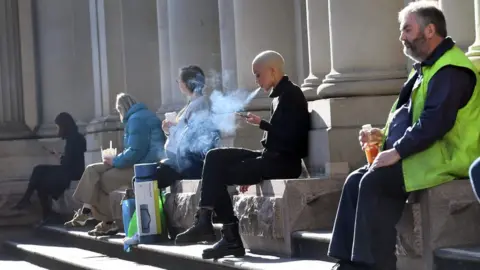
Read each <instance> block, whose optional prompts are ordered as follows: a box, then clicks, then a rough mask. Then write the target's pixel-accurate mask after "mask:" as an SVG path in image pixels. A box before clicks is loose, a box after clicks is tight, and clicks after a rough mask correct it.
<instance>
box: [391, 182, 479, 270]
mask: <svg viewBox="0 0 480 270" xmlns="http://www.w3.org/2000/svg"><path fill="white" fill-rule="evenodd" d="M479 224H480V204H479V203H478V202H477V199H476V198H475V195H474V194H473V191H472V187H471V185H470V182H469V181H467V180H455V181H452V182H449V183H446V184H443V185H440V186H437V187H434V188H430V189H427V190H423V191H420V192H417V200H416V201H415V203H411V204H407V205H406V207H405V210H404V212H403V216H402V218H401V220H400V222H399V223H398V224H397V231H398V237H397V239H398V240H397V257H398V259H399V266H400V267H401V269H418V270H430V269H432V267H433V252H434V251H435V250H437V249H439V248H444V247H453V246H465V245H472V244H480V226H479Z"/></svg>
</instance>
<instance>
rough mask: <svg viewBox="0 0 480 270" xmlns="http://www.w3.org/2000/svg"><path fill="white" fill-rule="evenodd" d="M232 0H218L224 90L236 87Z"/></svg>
mask: <svg viewBox="0 0 480 270" xmlns="http://www.w3.org/2000/svg"><path fill="white" fill-rule="evenodd" d="M233 2H234V0H218V11H219V12H218V13H219V24H220V50H221V58H222V85H223V88H224V89H226V90H232V89H236V88H237V56H236V53H235V52H236V44H235V13H234V9H233V8H234V6H233Z"/></svg>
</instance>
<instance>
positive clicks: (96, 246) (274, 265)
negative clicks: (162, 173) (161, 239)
mask: <svg viewBox="0 0 480 270" xmlns="http://www.w3.org/2000/svg"><path fill="white" fill-rule="evenodd" d="M86 231H87V229H86V228H74V229H65V228H64V227H62V226H45V227H43V228H41V229H40V230H39V236H41V237H44V238H47V239H55V240H56V241H58V242H60V243H62V244H63V245H67V246H75V247H79V248H83V249H88V250H91V251H93V252H99V253H103V254H105V255H107V256H110V257H116V258H119V259H124V260H129V261H133V262H138V263H143V264H147V265H152V266H158V267H163V268H166V269H189V268H192V269H205V270H207V269H208V270H216V269H250V270H256V269H265V270H268V269H272V270H282V269H289V270H290V269H300V268H303V269H319V270H330V269H331V267H332V266H333V263H331V262H325V261H319V260H305V259H292V258H280V257H276V256H269V255H259V254H252V253H247V255H246V256H245V257H244V258H233V257H228V258H224V259H220V260H217V261H213V260H203V259H202V258H201V254H202V250H203V249H205V248H208V247H210V246H209V245H200V244H198V245H189V246H174V245H173V244H172V243H159V244H152V245H139V246H138V247H136V248H133V249H132V251H131V252H129V253H127V252H124V251H123V243H122V238H123V235H118V236H115V237H105V238H103V237H97V238H95V237H91V236H89V235H88V234H87V233H86Z"/></svg>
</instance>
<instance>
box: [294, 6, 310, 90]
mask: <svg viewBox="0 0 480 270" xmlns="http://www.w3.org/2000/svg"><path fill="white" fill-rule="evenodd" d="M294 7H295V41H296V46H295V47H296V51H295V53H296V62H297V63H296V64H297V65H296V70H297V77H296V78H293V80H294V82H295V83H296V84H298V85H301V84H302V83H303V80H304V79H305V78H306V77H308V72H309V71H308V70H309V69H308V65H309V64H308V62H309V59H308V57H309V56H308V54H309V52H308V26H307V0H295V1H294Z"/></svg>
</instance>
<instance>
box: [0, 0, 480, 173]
mask: <svg viewBox="0 0 480 270" xmlns="http://www.w3.org/2000/svg"><path fill="white" fill-rule="evenodd" d="M406 2H408V1H406V0H392V1H384V0H362V1H351V0H335V1H331V0H330V1H328V0H261V1H258V0H241V1H240V0H238V1H237V0H201V1H196V0H141V1H139V0H81V1H79V0H0V56H1V57H0V101H1V110H0V139H2V141H0V145H1V146H0V159H1V160H2V163H1V165H0V179H2V180H4V179H16V178H24V177H26V176H28V175H29V173H30V170H31V167H32V165H34V164H35V163H40V162H45V160H48V161H51V158H50V157H48V154H45V151H43V150H42V148H41V147H40V146H41V144H56V143H57V142H56V140H55V139H50V138H52V137H53V135H54V134H55V128H54V125H53V119H54V118H55V116H56V114H58V113H59V112H62V111H68V112H70V113H72V114H73V115H74V117H75V118H76V119H77V120H78V122H79V124H80V125H81V126H82V127H83V128H84V130H85V131H86V133H87V134H88V136H87V137H88V154H87V156H86V160H87V162H93V161H97V160H99V149H100V147H101V146H102V145H103V146H106V145H107V143H108V141H110V140H113V141H114V143H115V144H117V145H118V144H119V143H120V141H121V140H119V139H120V138H121V125H120V123H119V118H118V116H117V115H116V114H115V112H114V111H115V110H114V102H115V96H116V94H117V93H119V92H127V93H131V94H133V95H134V96H136V97H137V98H138V99H139V100H140V101H142V102H145V103H146V104H147V105H148V106H149V107H150V108H151V109H152V110H155V111H157V112H158V113H159V117H162V116H163V113H164V112H167V111H171V110H175V109H178V108H180V107H181V106H183V105H184V104H185V100H184V98H183V97H182V96H181V94H180V92H179V91H178V90H177V85H176V83H175V79H176V76H177V71H178V68H179V67H181V66H184V65H187V64H197V65H200V66H201V67H202V68H204V69H205V70H206V71H207V73H208V78H209V80H208V81H209V85H210V86H211V87H212V88H216V89H236V88H242V89H249V90H252V89H254V88H255V79H254V77H253V76H252V74H251V66H250V64H251V60H252V58H253V57H254V56H255V55H256V54H257V53H258V52H260V51H262V50H266V49H273V50H277V51H279V52H280V53H282V54H283V55H284V57H285V60H286V62H287V68H286V70H287V73H288V75H289V76H290V77H291V78H292V80H293V81H295V82H296V83H298V84H299V85H302V89H303V90H304V92H305V95H306V96H307V98H308V100H309V101H310V107H311V109H312V116H313V117H312V132H311V138H310V140H311V151H310V157H309V160H308V165H309V167H310V169H311V171H312V172H313V173H315V174H324V175H325V174H326V175H329V174H335V173H342V174H343V173H345V172H347V171H348V170H350V169H352V168H354V167H356V166H358V165H360V164H362V163H363V162H364V156H363V154H362V153H361V151H360V149H358V143H357V140H356V134H357V131H358V128H359V126H360V125H361V124H364V123H371V124H373V125H378V126H381V125H383V123H384V122H385V115H386V112H387V110H388V109H389V108H390V106H391V104H392V101H393V100H394V98H395V95H396V94H397V93H398V91H399V89H400V87H401V85H402V83H403V82H404V80H405V78H406V75H407V70H408V69H409V68H408V66H409V65H410V63H409V61H408V60H407V58H406V57H404V55H403V54H402V48H401V43H400V42H399V41H398V36H399V30H398V22H397V12H398V11H399V10H400V9H401V8H402V7H404V5H405V4H406ZM439 2H440V5H441V6H442V7H443V8H444V11H445V14H446V16H447V21H448V28H449V29H448V30H449V34H450V35H451V36H452V37H453V38H454V39H455V40H456V41H457V42H458V44H459V45H460V46H461V47H462V48H464V49H465V50H466V51H468V54H469V55H470V56H471V57H472V59H474V60H477V59H478V54H479V50H480V48H479V42H480V33H479V31H480V23H479V20H480V18H479V16H480V10H479V9H480V1H479V0H475V1H470V0H465V1H463V0H462V1H458V0H457V1H455V0H440V1H439ZM475 30H476V31H475ZM472 44H473V45H472ZM268 108H269V99H268V98H267V97H266V96H265V95H259V96H257V97H256V98H255V99H254V100H253V101H252V102H251V104H250V105H249V109H250V110H252V111H255V112H257V113H258V114H260V115H268ZM240 125H241V127H240V128H239V129H237V132H236V134H235V136H234V137H232V138H231V139H232V140H233V142H232V143H233V144H234V145H236V146H245V147H249V148H259V147H260V145H259V140H258V138H259V137H260V131H259V130H258V129H255V128H252V127H248V126H245V125H243V124H240ZM52 162H53V161H52Z"/></svg>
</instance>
